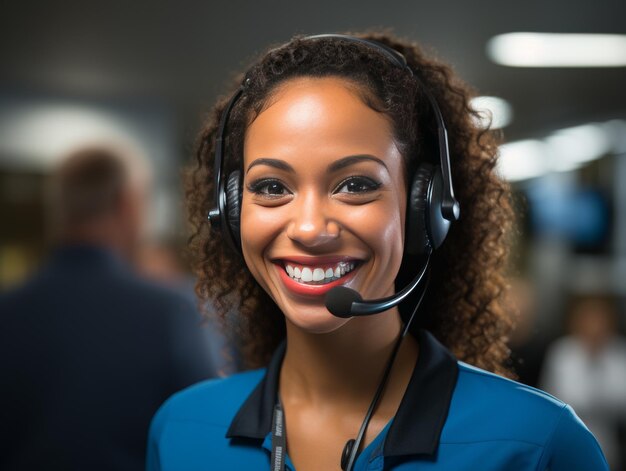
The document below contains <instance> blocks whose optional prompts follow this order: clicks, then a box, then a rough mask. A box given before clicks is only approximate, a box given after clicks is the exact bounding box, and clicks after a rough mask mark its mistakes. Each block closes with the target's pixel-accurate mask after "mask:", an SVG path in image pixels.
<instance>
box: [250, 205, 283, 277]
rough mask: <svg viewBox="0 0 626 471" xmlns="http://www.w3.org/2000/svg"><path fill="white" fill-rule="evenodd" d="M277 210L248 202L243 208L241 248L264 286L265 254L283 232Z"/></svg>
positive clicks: (253, 272) (253, 273)
mask: <svg viewBox="0 0 626 471" xmlns="http://www.w3.org/2000/svg"><path fill="white" fill-rule="evenodd" d="M280 212H281V211H280V210H279V209H278V210H277V208H262V207H260V206H257V205H253V204H251V203H250V202H248V201H246V197H245V196H244V199H243V201H242V206H241V248H242V252H243V256H244V260H245V262H246V265H247V266H248V269H249V270H250V271H251V272H252V275H253V276H254V277H255V278H256V279H257V281H258V282H259V283H260V284H261V285H264V280H265V275H264V271H265V270H266V268H267V267H266V266H265V263H264V262H265V260H264V253H265V250H266V249H267V247H268V245H269V244H270V243H271V242H272V241H274V240H275V239H276V237H277V236H278V234H279V233H280V231H281V227H282V223H281V221H282V218H281V216H280Z"/></svg>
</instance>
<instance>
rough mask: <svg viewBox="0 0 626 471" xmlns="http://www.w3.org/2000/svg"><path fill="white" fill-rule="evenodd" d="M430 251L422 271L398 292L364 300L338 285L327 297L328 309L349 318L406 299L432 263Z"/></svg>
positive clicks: (366, 313)
mask: <svg viewBox="0 0 626 471" xmlns="http://www.w3.org/2000/svg"><path fill="white" fill-rule="evenodd" d="M430 253H431V252H429V253H428V255H427V258H426V263H424V267H423V268H422V270H421V271H420V273H419V274H418V275H417V276H416V277H415V278H414V279H413V280H412V281H411V283H409V284H408V285H407V286H405V287H404V288H402V290H400V291H398V292H397V293H396V294H394V295H391V296H388V297H386V298H381V299H372V300H368V301H363V298H362V297H361V295H360V294H359V293H358V292H356V291H355V290H353V289H350V288H346V287H345V286H337V287H335V288H333V289H331V290H330V291H329V292H328V293H327V294H326V298H325V300H324V301H325V304H326V309H328V310H329V311H330V313H331V314H332V315H333V316H336V317H342V318H348V317H353V316H369V315H371V314H378V313H379V312H383V311H386V310H387V309H391V308H392V307H394V306H397V305H398V304H400V303H401V302H402V301H404V300H405V299H406V298H407V297H408V296H409V295H410V294H411V293H412V292H413V291H414V290H415V289H416V288H417V286H418V285H419V284H420V282H421V281H422V279H423V278H424V275H425V274H426V272H427V271H428V266H429V265H430Z"/></svg>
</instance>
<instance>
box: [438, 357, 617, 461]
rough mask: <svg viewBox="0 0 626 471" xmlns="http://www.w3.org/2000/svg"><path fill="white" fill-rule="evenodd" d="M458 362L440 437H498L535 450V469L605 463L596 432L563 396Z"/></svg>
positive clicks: (527, 451)
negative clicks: (536, 464) (561, 397)
mask: <svg viewBox="0 0 626 471" xmlns="http://www.w3.org/2000/svg"><path fill="white" fill-rule="evenodd" d="M458 367H459V375H458V380H457V385H456V388H455V391H454V394H453V398H452V402H451V404H450V410H449V415H448V422H447V423H446V427H445V428H444V432H443V435H442V443H444V442H445V443H482V444H486V443H497V444H498V447H499V449H500V450H504V449H505V448H509V449H510V451H512V452H513V450H515V452H520V453H522V452H523V453H525V454H526V456H529V455H535V456H536V457H537V459H539V460H540V461H541V462H542V463H543V465H542V466H540V467H538V468H537V469H545V468H546V467H548V466H551V467H552V468H551V469H555V470H561V469H563V470H565V469H571V470H579V469H580V470H582V469H594V470H595V469H605V468H604V467H602V465H603V464H604V465H605V464H606V463H605V461H604V457H603V456H602V452H601V450H600V447H599V446H598V444H597V442H596V440H595V438H594V437H593V435H592V434H591V433H590V432H589V430H588V429H587V427H586V426H585V425H584V424H583V423H582V421H581V420H580V419H579V418H578V416H577V415H576V413H575V412H574V410H573V409H572V408H571V407H570V406H568V405H567V404H565V403H564V402H563V401H561V400H559V399H557V398H556V397H554V396H552V395H550V394H548V393H546V392H544V391H541V390H539V389H536V388H533V387H530V386H527V385H524V384H521V383H518V382H516V381H513V380H510V379H507V378H503V377H501V376H498V375H496V374H493V373H490V372H488V371H485V370H482V369H480V368H476V367H474V366H471V365H468V364H466V363H463V362H458ZM522 450H523V451H522ZM565 462H567V463H568V465H569V466H570V467H567V466H566V465H565V464H564V463H565ZM581 466H582V467H581ZM585 466H587V467H585ZM598 466H600V467H598Z"/></svg>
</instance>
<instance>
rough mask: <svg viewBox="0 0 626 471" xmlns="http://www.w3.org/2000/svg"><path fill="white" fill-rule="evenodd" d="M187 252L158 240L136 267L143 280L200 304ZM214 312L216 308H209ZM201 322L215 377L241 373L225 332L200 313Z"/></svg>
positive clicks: (149, 245)
mask: <svg viewBox="0 0 626 471" xmlns="http://www.w3.org/2000/svg"><path fill="white" fill-rule="evenodd" d="M182 252H183V249H182V248H181V247H180V246H179V245H178V244H177V243H176V241H175V240H154V241H150V242H146V243H144V244H142V245H141V247H140V249H139V250H138V251H137V255H136V256H135V264H136V267H137V269H138V271H139V273H141V274H142V275H143V276H145V277H146V278H149V279H152V280H154V281H155V282H157V283H162V284H163V285H165V286H167V287H169V288H171V289H174V290H176V291H178V292H179V293H181V294H182V295H183V296H186V297H187V298H188V299H189V301H190V302H192V303H194V304H195V303H197V299H196V293H195V291H194V289H195V278H194V277H193V276H192V275H191V273H190V270H189V269H187V267H186V264H185V261H184V259H183V257H182ZM207 309H208V310H212V308H207ZM198 322H199V323H201V330H202V333H203V335H205V336H206V338H207V341H208V345H209V348H210V350H211V364H212V365H213V368H214V371H213V376H228V375H231V374H233V373H236V372H237V371H239V370H240V369H241V358H240V355H239V353H238V350H239V348H238V347H237V346H236V345H235V342H234V341H233V340H231V339H227V338H226V336H225V335H224V332H223V330H222V328H221V327H220V326H219V325H218V324H217V322H215V320H214V319H213V318H210V317H206V318H205V319H202V316H201V313H200V310H198Z"/></svg>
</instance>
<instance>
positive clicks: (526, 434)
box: [148, 35, 606, 471]
mask: <svg viewBox="0 0 626 471" xmlns="http://www.w3.org/2000/svg"><path fill="white" fill-rule="evenodd" d="M363 38H365V39H366V40H363ZM369 40H376V41H377V42H372V41H369ZM389 48H392V49H389ZM404 61H406V64H405V62H404ZM238 83H241V84H242V85H241V86H240V88H239V89H238V90H237V91H236V92H235V93H233V94H232V95H230V96H229V97H227V98H226V99H224V100H222V101H221V102H220V103H218V104H217V106H216V107H215V108H214V110H213V114H212V118H211V119H210V120H209V122H208V124H207V125H206V127H205V128H204V130H203V131H202V134H201V136H200V140H199V147H198V152H197V167H196V169H195V170H194V172H193V175H192V178H191V180H190V188H189V192H188V197H189V201H190V212H191V216H192V220H193V222H194V224H195V227H196V234H195V236H194V237H193V243H194V247H195V251H196V253H197V254H198V260H197V269H198V274H199V276H200V278H199V282H198V286H197V288H198V293H199V294H200V295H201V297H203V298H206V299H212V300H213V302H214V303H216V305H217V306H218V311H219V312H221V313H222V315H224V313H228V312H232V311H233V309H237V310H238V311H239V313H240V314H239V318H238V319H237V322H238V324H237V325H238V330H237V332H236V335H238V336H239V338H240V339H241V340H242V343H243V346H244V348H245V356H246V358H247V360H248V362H249V364H250V365H251V366H253V367H264V368H261V369H257V370H253V371H250V372H246V373H242V374H239V375H235V376H232V377H230V378H228V379H223V380H218V381H210V382H205V383H201V384H199V385H196V386H194V387H192V388H190V389H188V390H185V391H183V392H181V393H179V394H178V395H176V396H174V397H173V398H171V399H170V400H169V401H168V402H167V403H166V404H165V405H164V406H163V407H162V408H161V409H160V411H159V413H158V414H157V415H156V416H155V419H154V421H153V424H152V428H151V434H150V439H149V442H150V443H149V450H148V469H163V470H166V469H177V470H181V469H200V468H202V469H273V470H274V469H276V470H278V469H297V470H299V471H300V470H308V469H315V470H318V469H321V470H330V469H339V468H340V466H341V468H343V469H354V470H364V469H432V470H444V469H445V470H448V469H454V470H479V469H480V470H517V469H533V470H543V469H552V470H570V471H571V470H577V469H580V470H582V469H585V470H595V469H606V464H605V461H604V458H603V456H602V452H601V451H600V449H599V447H598V445H597V443H596V442H595V439H594V438H593V436H592V435H591V434H590V433H589V432H588V430H587V429H586V428H585V427H584V425H583V424H582V423H581V422H580V421H579V420H578V419H577V417H576V416H575V414H574V413H573V411H572V410H571V408H569V407H567V406H566V405H565V404H563V403H562V402H560V401H558V400H557V399H555V398H553V397H551V396H548V395H547V394H544V393H542V392H540V391H537V390H535V389H532V388H528V387H525V386H522V385H520V384H518V383H515V382H513V381H511V380H508V379H504V378H502V377H501V376H497V375H496V374H493V373H497V374H500V375H506V374H507V373H508V371H507V368H506V361H507V355H508V350H507V347H506V344H505V342H506V339H507V334H508V332H509V329H510V322H509V320H508V318H507V316H506V313H505V312H504V310H503V308H502V306H501V304H500V303H501V295H502V293H503V290H504V286H505V282H504V279H503V277H502V270H503V268H504V263H505V257H506V253H507V250H506V234H507V230H508V229H509V228H510V226H511V208H510V205H509V200H508V190H507V187H506V185H505V184H503V183H502V182H501V181H500V180H499V179H498V178H497V177H496V176H495V175H494V172H493V169H494V165H495V154H496V146H495V143H494V141H493V138H492V137H491V136H490V134H489V133H487V132H485V131H481V130H480V129H478V128H477V127H476V126H475V124H474V122H475V121H474V120H473V114H474V113H473V112H472V111H471V109H470V108H469V105H468V99H469V96H470V94H469V91H468V89H467V87H465V86H464V85H462V84H461V83H459V82H458V81H457V79H456V78H454V77H453V75H452V73H451V71H450V70H449V69H448V68H447V67H446V66H444V65H442V64H440V63H439V62H437V61H435V60H432V59H428V58H426V57H425V56H424V55H423V54H422V52H421V51H420V50H419V48H418V47H417V46H416V45H414V44H411V43H409V42H405V41H401V40H398V39H395V38H392V37H390V36H387V35H366V36H362V37H361V39H359V38H355V37H345V36H339V35H327V36H316V37H305V38H295V39H293V40H292V41H291V42H289V43H288V44H286V45H283V46H281V47H279V48H276V49H273V50H271V51H269V52H267V53H266V54H265V55H264V56H263V57H262V58H261V59H260V60H259V61H258V62H257V63H256V64H255V65H253V66H252V67H251V68H250V69H249V70H248V71H247V72H246V74H245V75H244V76H243V77H241V80H240V81H238ZM446 127H447V131H448V134H449V136H450V142H449V155H448V152H447V145H448V144H447V141H446V138H445V134H446V133H445V129H446ZM450 167H451V174H450ZM453 182H454V186H453ZM211 183H213V185H211ZM216 188H217V191H216ZM211 207H214V209H212V210H211V211H210V214H209V218H210V220H211V225H213V226H214V227H215V226H219V227H220V229H219V230H218V231H213V233H211V234H209V233H208V224H207V221H206V213H207V211H208V210H209V209H210V208H211ZM459 207H460V208H462V216H461V217H460V218H459ZM456 219H459V220H458V221H456ZM426 286H428V288H427V289H426ZM338 287H343V288H341V289H338ZM405 287H406V288H405ZM348 288H349V289H350V290H353V291H350V290H348ZM407 291H408V295H407V296H406V298H403V299H402V302H401V303H400V304H399V305H398V304H397V301H398V300H399V298H398V296H395V297H394V293H398V295H402V296H404V294H406V293H407ZM359 298H362V299H365V300H370V301H373V302H371V303H370V304H367V303H359ZM383 298H384V300H385V301H386V302H382V301H381V299H383ZM376 301H378V302H376ZM360 310H364V311H367V310H370V311H371V310H374V311H376V310H378V311H379V310H384V312H382V313H380V314H376V315H363V316H361V315H358V314H359V311H360ZM330 311H333V312H334V313H335V314H331V312H330ZM416 311H419V312H417V314H415V312H416ZM413 319H414V321H413V322H412V320H413ZM227 324H228V325H232V322H230V321H229V322H227ZM231 329H232V326H231ZM407 330H410V333H409V334H408V335H404V334H405V333H406V332H407ZM457 359H458V360H457ZM468 363H471V364H472V365H475V366H470V365H469V364H468ZM477 367H480V368H484V370H482V369H479V368H477ZM485 370H490V371H491V372H493V373H489V372H487V371H485Z"/></svg>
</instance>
